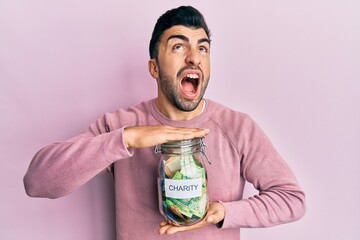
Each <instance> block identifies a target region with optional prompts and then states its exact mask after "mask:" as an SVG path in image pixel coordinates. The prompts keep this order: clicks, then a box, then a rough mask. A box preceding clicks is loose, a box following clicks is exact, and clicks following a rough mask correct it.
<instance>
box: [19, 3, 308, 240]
mask: <svg viewBox="0 0 360 240" xmlns="http://www.w3.org/2000/svg"><path fill="white" fill-rule="evenodd" d="M149 72H150V74H151V76H152V77H154V78H155V79H156V81H157V85H158V96H157V98H156V99H151V100H147V101H145V102H143V103H141V104H139V105H138V106H135V107H132V108H129V109H128V110H123V109H119V110H118V111H116V112H114V113H107V114H105V115H104V117H103V118H101V119H99V120H97V121H96V122H95V123H94V124H92V125H91V126H90V127H89V129H88V130H87V131H86V132H84V133H83V134H80V135H78V136H75V137H74V138H71V139H69V140H67V141H64V142H58V143H54V144H52V145H49V146H47V147H45V148H43V149H41V150H40V151H39V152H38V153H37V154H36V155H35V156H34V158H33V160H32V162H31V164H30V166H29V169H28V171H27V173H26V175H25V177H24V183H25V188H26V191H27V194H28V195H29V196H33V197H48V198H57V197H61V196H64V195H66V194H68V193H70V192H72V191H73V190H75V189H76V188H77V187H79V186H81V185H83V184H84V183H86V182H87V181H88V180H89V179H91V178H93V177H94V176H96V175H97V174H99V173H101V172H103V171H104V170H107V169H108V170H109V171H111V172H112V173H113V175H114V181H115V196H116V218H117V223H116V229H117V239H164V236H163V235H165V234H166V235H168V236H167V237H166V239H219V240H220V239H221V240H223V239H240V228H242V227H269V226H273V225H277V224H281V223H286V222H291V221H295V220H297V219H299V218H300V217H302V216H303V214H304V211H305V196H304V193H303V191H302V190H301V189H300V187H299V185H298V184H297V181H296V179H295V177H294V175H293V173H292V171H291V170H290V169H289V167H288V165H287V164H286V163H285V162H284V161H283V160H282V158H281V157H280V156H279V154H278V153H277V152H276V150H275V149H274V148H273V146H272V144H271V143H270V141H269V140H268V138H267V137H266V136H265V134H264V133H263V132H262V130H261V129H260V128H259V127H258V126H257V124H256V123H255V122H254V121H253V120H252V119H251V118H250V117H249V116H247V115H246V114H243V113H240V112H236V111H233V110H231V109H229V108H227V107H225V106H222V105H220V104H218V103H215V102H213V101H211V100H209V99H206V100H205V99H204V98H203V95H204V93H205V90H206V87H207V84H208V81H209V78H210V32H209V29H208V27H207V25H206V23H205V21H204V18H203V16H202V15H201V13H200V12H198V11H197V10H196V9H194V8H193V7H179V8H176V9H172V10H169V11H167V12H166V13H165V14H164V15H162V16H161V17H160V18H159V19H158V21H157V23H156V25H155V28H154V31H153V35H152V39H151V41H150V60H149ZM197 137H205V138H204V141H205V143H206V145H207V146H208V148H207V149H206V153H207V155H208V157H209V158H210V159H211V161H212V165H210V166H208V167H207V176H208V193H209V199H210V204H209V210H208V213H207V215H206V217H205V218H204V220H203V221H201V222H200V223H198V224H196V225H193V226H187V227H184V226H183V227H177V226H173V225H171V224H168V223H167V222H165V221H163V218H162V216H161V215H160V213H159V210H158V200H157V199H158V197H157V167H158V161H159V156H157V155H156V154H155V153H154V151H153V147H154V146H155V145H159V144H161V143H165V142H169V141H175V140H185V139H192V138H197ZM245 181H248V182H250V183H252V184H253V185H254V186H255V187H256V188H257V189H258V190H259V194H258V195H257V196H254V197H251V198H248V199H243V198H242V195H243V190H244V184H245ZM159 224H160V226H159ZM174 233H176V234H174ZM172 234H174V235H172Z"/></svg>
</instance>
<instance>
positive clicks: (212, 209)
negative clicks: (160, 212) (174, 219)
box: [159, 202, 225, 235]
mask: <svg viewBox="0 0 360 240" xmlns="http://www.w3.org/2000/svg"><path fill="white" fill-rule="evenodd" d="M224 218H225V207H224V205H223V204H222V203H218V202H210V203H209V209H208V212H207V214H206V216H205V217H204V219H203V220H202V221H201V222H198V223H196V224H194V225H191V226H175V225H173V224H171V223H168V222H166V221H163V222H161V223H160V228H159V234H160V235H162V234H174V233H177V232H183V231H189V230H193V229H198V228H202V227H205V226H208V225H210V224H217V223H219V222H220V221H222V220H223V219H224Z"/></svg>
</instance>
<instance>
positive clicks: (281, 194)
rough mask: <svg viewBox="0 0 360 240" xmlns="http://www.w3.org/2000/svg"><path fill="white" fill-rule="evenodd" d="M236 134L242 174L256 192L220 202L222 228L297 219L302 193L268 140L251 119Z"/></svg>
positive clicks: (300, 209)
mask: <svg viewBox="0 0 360 240" xmlns="http://www.w3.org/2000/svg"><path fill="white" fill-rule="evenodd" d="M243 125H244V126H243V127H242V128H241V129H240V132H239V134H238V135H240V136H241V137H238V139H240V140H239V141H238V144H239V145H238V149H241V150H240V156H241V158H242V159H241V161H242V162H241V168H242V175H243V177H244V178H245V180H246V181H248V182H250V183H251V184H253V186H254V187H255V188H256V189H257V190H258V191H259V193H258V194H257V195H255V196H253V197H249V198H247V199H242V200H240V201H234V202H225V203H223V204H224V206H225V209H226V215H225V219H224V222H223V225H222V228H232V227H270V226H274V225H278V224H282V223H287V222H292V221H295V220H298V219H300V218H301V217H302V216H303V215H304V213H305V194H304V192H303V191H302V190H301V188H300V186H299V184H298V183H297V180H296V178H295V176H294V174H293V172H292V171H291V169H290V168H289V166H288V165H287V164H286V162H285V161H284V160H283V159H282V158H281V156H280V155H279V154H278V153H277V151H276V150H275V149H274V147H273V146H272V144H271V142H270V141H269V139H268V138H267V136H266V135H265V134H264V132H263V131H262V130H261V129H260V128H259V127H258V125H257V124H256V123H255V122H254V121H253V120H251V119H250V118H248V119H246V120H245V123H244V124H243Z"/></svg>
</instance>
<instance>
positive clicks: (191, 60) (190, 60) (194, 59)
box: [185, 49, 201, 66]
mask: <svg viewBox="0 0 360 240" xmlns="http://www.w3.org/2000/svg"><path fill="white" fill-rule="evenodd" d="M185 61H186V63H187V64H189V65H192V66H198V65H199V64H200V62H201V59H200V54H199V52H198V51H197V49H191V50H190V51H189V52H188V53H187V55H186V59H185Z"/></svg>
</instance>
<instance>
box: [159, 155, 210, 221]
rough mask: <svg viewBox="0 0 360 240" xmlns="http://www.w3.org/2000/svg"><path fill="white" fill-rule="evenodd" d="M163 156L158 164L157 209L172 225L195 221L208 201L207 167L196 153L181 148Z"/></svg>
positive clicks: (199, 217) (200, 215)
mask: <svg viewBox="0 0 360 240" xmlns="http://www.w3.org/2000/svg"><path fill="white" fill-rule="evenodd" d="M182 150H183V149H182ZM166 156H167V157H165V158H164V159H162V160H161V164H160V167H159V175H160V176H159V177H160V182H159V184H160V186H159V198H160V199H159V200H160V201H159V207H160V211H161V213H162V214H163V215H164V216H165V218H166V219H167V220H170V221H171V222H172V223H173V224H175V225H191V224H194V223H197V222H199V221H201V219H203V218H204V216H205V214H206V211H207V205H208V195H207V186H206V184H207V179H206V170H205V168H204V167H203V165H202V163H201V161H199V160H198V158H197V156H199V154H193V152H191V151H190V152H187V151H182V154H173V155H172V154H170V155H166Z"/></svg>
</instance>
